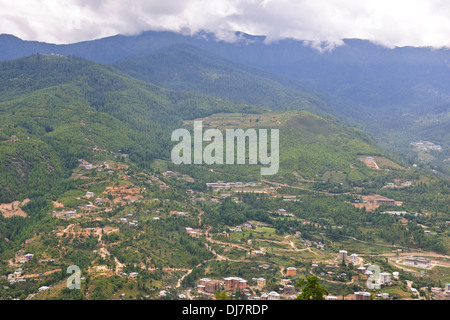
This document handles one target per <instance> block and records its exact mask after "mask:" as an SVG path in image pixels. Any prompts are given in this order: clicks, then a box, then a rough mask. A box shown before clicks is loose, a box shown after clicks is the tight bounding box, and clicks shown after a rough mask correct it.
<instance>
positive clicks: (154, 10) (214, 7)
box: [0, 0, 450, 47]
mask: <svg viewBox="0 0 450 320" xmlns="http://www.w3.org/2000/svg"><path fill="white" fill-rule="evenodd" d="M0 6H1V8H2V10H1V11H0V33H10V34H14V35H17V36H19V37H21V38H23V39H27V40H39V41H46V42H53V43H71V42H77V41H82V40H91V39H96V38H101V37H105V36H110V35H115V34H119V33H120V34H136V33H139V32H142V31H146V30H171V31H177V32H181V31H183V32H185V33H186V32H187V33H191V34H192V33H196V32H199V31H201V30H205V31H209V32H213V33H215V34H216V36H217V37H218V38H219V39H222V40H227V41H231V40H233V39H234V31H243V32H246V33H249V34H255V35H267V37H268V38H267V39H268V41H276V40H279V39H283V38H295V39H301V40H308V41H310V43H312V44H316V45H317V43H319V42H324V43H325V45H328V46H330V47H332V46H333V45H339V44H341V43H342V42H341V39H343V38H362V39H369V40H372V41H374V42H377V43H380V44H383V45H385V46H390V47H392V46H394V45H397V46H405V45H412V46H434V47H442V46H450V37H449V36H448V35H449V34H450V4H449V3H448V2H446V1H444V0H366V1H363V0H314V1H307V0H303V1H299V0H228V1H225V0H165V1H160V0H133V1H125V0H123V1H122V0H116V1H114V0H96V1H90V0H45V1H43V0H41V1H32V0H21V1H15V2H13V1H10V0H0Z"/></svg>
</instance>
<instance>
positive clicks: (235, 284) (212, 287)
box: [197, 277, 296, 300]
mask: <svg viewBox="0 0 450 320" xmlns="http://www.w3.org/2000/svg"><path fill="white" fill-rule="evenodd" d="M252 280H253V281H255V282H256V287H257V289H258V290H263V289H264V288H265V287H266V284H267V282H266V279H264V278H252ZM222 288H223V289H225V290H227V291H234V290H237V289H239V290H245V289H247V288H249V286H248V282H247V280H245V279H242V278H240V277H228V278H224V279H223V280H211V279H208V278H202V279H200V280H199V284H198V285H197V291H198V292H205V293H209V294H213V293H215V292H217V291H220V290H221V289H222ZM282 291H283V294H286V295H295V294H296V291H295V287H294V286H292V285H285V286H284V288H282ZM246 294H247V295H250V294H249V293H246ZM280 296H281V295H280V294H279V293H278V292H276V291H271V292H269V293H262V294H261V295H260V296H259V297H258V296H254V297H250V298H249V300H280Z"/></svg>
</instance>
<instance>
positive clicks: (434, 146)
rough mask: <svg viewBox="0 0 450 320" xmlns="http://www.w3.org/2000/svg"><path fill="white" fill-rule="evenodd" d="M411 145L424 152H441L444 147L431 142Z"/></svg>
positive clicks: (412, 142)
mask: <svg viewBox="0 0 450 320" xmlns="http://www.w3.org/2000/svg"><path fill="white" fill-rule="evenodd" d="M410 145H412V146H413V147H415V148H417V149H419V150H422V151H430V150H432V151H441V150H442V147H441V146H440V145H438V144H434V143H433V142H430V141H422V140H420V141H411V143H410Z"/></svg>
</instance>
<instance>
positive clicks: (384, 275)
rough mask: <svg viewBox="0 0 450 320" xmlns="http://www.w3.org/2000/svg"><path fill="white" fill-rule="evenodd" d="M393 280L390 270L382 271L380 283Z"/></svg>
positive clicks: (387, 282)
mask: <svg viewBox="0 0 450 320" xmlns="http://www.w3.org/2000/svg"><path fill="white" fill-rule="evenodd" d="M390 282H391V274H390V273H388V272H382V273H380V284H389V283H390Z"/></svg>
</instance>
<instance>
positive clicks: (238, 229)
mask: <svg viewBox="0 0 450 320" xmlns="http://www.w3.org/2000/svg"><path fill="white" fill-rule="evenodd" d="M256 226H257V225H256V224H255V223H253V222H251V221H247V222H244V223H243V224H241V225H239V226H236V227H228V229H229V230H230V231H231V232H242V229H253V228H255V227H256Z"/></svg>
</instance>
